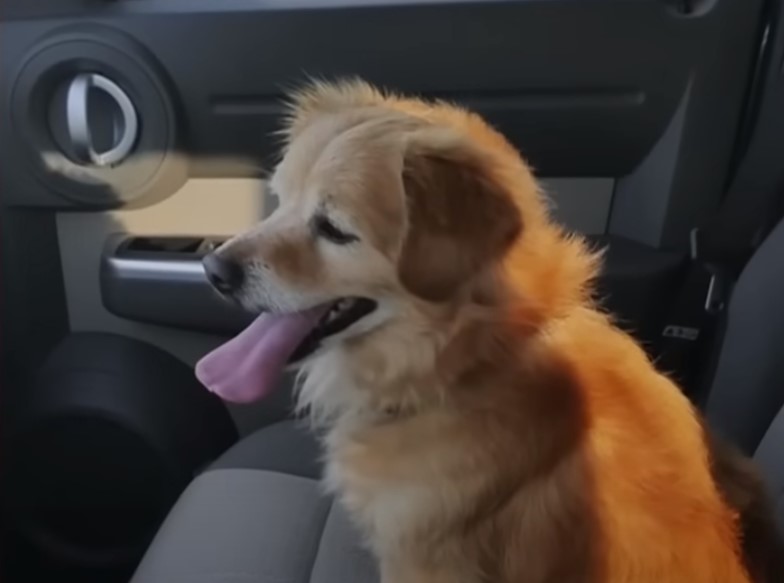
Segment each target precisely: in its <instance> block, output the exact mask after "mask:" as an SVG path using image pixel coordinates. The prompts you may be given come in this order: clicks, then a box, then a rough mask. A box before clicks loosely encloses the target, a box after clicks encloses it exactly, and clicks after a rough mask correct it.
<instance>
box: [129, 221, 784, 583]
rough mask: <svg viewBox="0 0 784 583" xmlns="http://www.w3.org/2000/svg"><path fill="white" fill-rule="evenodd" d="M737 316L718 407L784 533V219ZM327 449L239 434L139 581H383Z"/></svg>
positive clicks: (151, 553) (721, 427)
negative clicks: (338, 494)
mask: <svg viewBox="0 0 784 583" xmlns="http://www.w3.org/2000/svg"><path fill="white" fill-rule="evenodd" d="M728 317H729V322H728V326H727V335H726V340H725V342H724V345H723V349H722V352H721V362H720V364H719V366H718V369H717V372H716V377H715V384H714V386H715V388H714V390H713V391H712V394H711V396H710V398H709V400H708V404H707V414H708V417H709V419H710V421H711V423H712V425H713V426H714V427H715V428H716V429H717V430H718V431H719V433H721V434H723V435H724V436H725V437H728V438H729V439H731V440H733V441H736V442H737V443H739V444H740V445H741V446H742V447H743V448H744V449H745V450H746V451H747V452H749V453H752V452H754V456H755V459H756V460H757V462H758V464H759V466H760V467H761V468H762V470H763V472H764V474H765V477H766V478H767V482H768V485H769V487H770V489H771V492H772V494H773V495H774V498H775V503H776V516H777V520H778V524H779V527H780V529H781V530H782V532H784V410H782V403H784V222H782V223H781V224H780V225H779V226H778V228H777V229H776V230H775V231H774V233H773V234H772V235H771V236H770V237H769V238H768V239H767V240H766V242H765V244H764V245H763V246H762V248H761V249H760V250H759V251H758V253H757V254H756V255H755V257H754V259H753V260H752V261H751V263H750V264H749V265H748V266H747V268H746V270H745V271H744V273H743V275H742V277H741V280H740V282H739V283H738V285H737V288H736V291H735V293H734V295H733V298H732V301H731V305H730V308H729V314H728ZM777 412H778V415H777ZM774 417H775V419H774ZM763 436H764V437H763ZM318 452H319V448H318V445H317V442H316V440H315V438H314V437H313V436H312V435H310V434H309V433H308V431H307V430H306V429H305V428H303V427H302V426H301V425H300V424H298V423H297V422H295V421H282V422H279V423H276V424H274V425H271V426H269V427H267V428H265V429H262V430H261V431H259V432H257V433H255V434H254V435H252V436H251V437H248V438H246V439H245V440H243V441H242V442H240V443H239V444H237V445H236V446H235V447H234V448H232V449H231V450H230V451H229V452H227V453H226V454H225V455H224V456H223V457H222V458H221V459H220V460H218V461H217V462H216V463H215V464H214V465H213V466H212V467H211V468H209V469H208V471H206V472H205V473H203V474H201V475H200V476H198V477H197V478H196V479H195V480H194V481H193V483H192V484H191V485H190V486H189V487H188V489H187V490H186V492H185V493H184V494H183V495H182V497H181V498H180V500H179V501H178V502H177V504H176V505H175V507H174V508H173V509H172V511H171V513H170V514H169V516H168V518H167V519H166V521H165V523H164V524H163V526H162V527H161V529H160V531H159V532H158V534H157V536H156V537H155V540H154V541H153V543H152V545H151V546H150V549H149V550H148V552H147V555H146V556H145V557H144V559H143V561H142V563H141V565H140V566H139V568H138V570H137V572H136V574H135V576H134V578H133V579H132V583H251V582H253V583H306V582H312V583H375V582H376V581H378V574H377V571H376V567H375V565H374V562H373V561H372V559H371V558H370V556H369V554H368V553H367V552H366V551H365V550H363V549H362V548H361V547H360V546H359V544H358V537H357V536H356V534H355V532H354V531H353V530H352V528H351V525H350V524H349V522H348V521H347V520H346V517H345V515H344V514H343V512H342V511H341V509H340V508H339V507H338V506H337V505H335V504H333V502H332V500H330V499H329V498H328V497H326V496H325V495H323V494H322V492H321V490H320V489H319V485H318V481H317V478H318V475H319V461H318V459H319V455H318Z"/></svg>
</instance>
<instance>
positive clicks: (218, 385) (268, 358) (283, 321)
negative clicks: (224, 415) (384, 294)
mask: <svg viewBox="0 0 784 583" xmlns="http://www.w3.org/2000/svg"><path fill="white" fill-rule="evenodd" d="M376 305H377V304H376V302H374V301H373V300H369V299H366V298H342V299H340V300H336V301H332V302H328V303H326V304H322V305H320V306H316V307H314V308H311V309H308V310H304V311H302V312H293V313H288V314H272V313H264V314H261V315H260V316H259V317H258V318H256V320H255V321H254V322H253V323H252V324H251V325H250V326H248V327H247V328H246V329H245V330H244V331H243V332H241V333H240V334H239V335H238V336H237V337H235V338H234V339H233V340H230V341H229V342H227V343H226V344H224V345H223V346H220V347H219V348H217V349H216V350H214V351H213V352H211V353H210V354H208V355H207V356H205V357H204V358H203V359H202V360H200V361H199V363H198V364H197V365H196V376H197V377H198V378H199V380H200V381H201V382H202V383H203V384H204V385H205V386H206V387H207V388H209V389H210V390H211V391H213V392H214V393H216V394H218V395H219V396H220V397H222V398H224V399H226V400H228V401H234V402H239V403H247V402H251V401H255V400H257V399H260V398H262V397H264V396H265V395H267V394H268V393H270V392H271V391H272V390H274V388H275V387H276V386H277V384H278V379H279V377H280V376H281V374H282V373H283V371H284V369H285V368H286V366H288V365H289V364H294V363H297V362H300V361H301V360H303V359H304V358H306V357H308V356H310V355H311V354H312V353H313V352H315V351H316V350H317V349H318V348H319V346H321V343H322V342H323V341H324V340H325V339H327V338H329V337H330V336H334V335H335V334H338V333H340V332H342V331H344V330H346V329H348V328H349V327H351V326H353V325H354V324H356V323H357V322H359V321H360V320H361V319H362V318H364V317H366V316H368V315H369V314H371V313H372V312H373V311H375V309H376Z"/></svg>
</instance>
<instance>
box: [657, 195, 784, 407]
mask: <svg viewBox="0 0 784 583" xmlns="http://www.w3.org/2000/svg"><path fill="white" fill-rule="evenodd" d="M781 192H782V190H779V189H776V190H768V191H765V190H759V191H742V190H732V191H730V193H729V194H728V196H727V197H726V198H725V202H724V204H723V205H722V207H721V210H720V212H719V213H718V214H717V215H716V216H714V217H713V218H712V219H710V220H708V221H706V222H705V224H704V225H703V226H702V227H699V228H696V229H694V230H693V231H692V233H691V249H690V261H689V265H688V267H687V271H686V274H685V276H684V281H683V284H682V287H681V291H680V292H679V294H678V295H677V297H676V299H675V301H674V302H673V304H672V306H671V308H670V311H669V316H668V318H667V319H666V321H665V324H664V326H663V328H662V332H661V338H660V342H659V346H658V350H657V351H656V352H657V354H658V364H659V366H660V368H662V369H663V370H664V371H665V372H667V373H669V374H671V375H672V376H674V377H675V379H676V380H677V381H678V382H679V383H680V384H681V386H682V387H683V389H684V391H686V392H687V394H690V395H695V394H696V393H698V392H699V390H700V386H699V383H700V378H701V377H700V375H701V371H702V369H703V365H704V364H705V363H706V361H707V359H708V358H709V356H710V353H711V351H712V350H713V348H714V346H715V339H716V337H717V332H718V327H719V326H720V325H721V320H722V318H723V315H724V312H725V310H726V307H727V303H728V301H729V296H730V293H731V290H732V287H733V285H734V283H735V281H736V280H737V279H738V277H739V276H740V274H741V272H742V271H743V268H744V267H745V266H746V263H748V261H749V259H750V258H751V256H752V255H753V254H754V251H755V250H756V249H757V247H759V245H760V244H761V243H762V241H764V239H765V237H766V236H767V234H768V233H769V232H770V231H771V230H772V229H773V227H774V226H775V225H776V223H777V222H778V221H777V219H778V218H779V217H780V216H781V214H782V213H781V207H780V202H781V198H782V196H781Z"/></svg>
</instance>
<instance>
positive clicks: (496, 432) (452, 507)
mask: <svg viewBox="0 0 784 583" xmlns="http://www.w3.org/2000/svg"><path fill="white" fill-rule="evenodd" d="M285 138H286V147H285V151H284V156H283V158H282V161H281V162H280V164H279V166H278V167H277V168H276V170H275V172H274V174H273V176H272V178H271V181H270V188H271V189H272V190H273V192H274V193H276V194H277V196H278V197H279V200H280V205H279V207H278V209H277V210H276V211H275V212H274V213H273V214H272V216H271V217H269V218H268V219H267V220H266V221H264V222H263V223H262V224H261V225H260V226H259V227H258V228H257V229H254V230H253V231H251V232H248V233H245V234H243V235H241V236H239V237H237V238H235V239H233V240H232V241H230V242H229V243H227V244H226V245H225V246H224V247H223V248H222V249H220V250H219V251H218V254H217V256H218V257H219V258H220V260H221V261H223V262H226V263H230V264H231V265H230V266H231V269H232V270H233V271H232V273H233V276H234V277H232V278H230V279H231V280H232V281H231V282H230V285H228V284H227V285H224V286H223V287H222V289H223V291H224V292H225V293H227V294H229V295H232V296H233V297H235V298H236V299H237V300H238V301H240V302H242V303H243V304H244V305H245V306H246V307H247V308H249V309H253V310H257V311H263V312H266V313H267V315H266V316H263V317H261V318H260V319H259V321H258V322H257V324H254V326H255V328H254V327H253V326H252V328H253V330H251V331H250V332H246V333H245V334H244V335H243V338H241V339H239V340H237V341H235V343H234V344H233V346H232V347H229V348H228V349H226V350H224V352H226V353H229V352H231V351H232V350H233V351H234V352H233V353H232V357H231V358H228V357H226V354H223V355H222V356H221V355H218V356H217V357H211V358H208V359H207V360H206V361H205V362H204V363H202V365H200V371H199V372H200V375H201V376H202V378H204V379H205V382H207V384H208V385H210V386H212V387H213V388H214V389H215V390H216V391H217V392H219V393H221V394H223V395H224V396H227V397H228V398H235V399H236V400H250V399H253V398H256V397H258V396H260V394H261V393H262V392H263V391H264V390H266V385H268V384H269V383H270V382H272V380H274V378H273V377H274V376H276V375H277V373H278V372H279V369H280V368H281V367H282V366H283V365H285V364H287V363H288V364H292V363H293V364H298V365H300V367H301V369H302V383H301V389H300V403H301V405H302V406H303V407H307V408H308V409H309V410H310V411H311V413H312V415H313V418H314V419H315V420H316V421H317V422H319V423H320V424H322V425H323V427H324V429H325V435H326V437H325V445H326V450H327V457H326V462H327V464H326V483H327V484H328V486H329V488H330V489H331V490H332V491H334V492H335V493H336V494H337V495H338V496H339V497H340V499H341V500H342V502H343V503H344V504H345V506H346V507H347V508H348V510H349V512H350V514H351V516H352V517H353V518H354V519H355V520H356V522H357V523H358V525H359V526H360V527H361V529H362V531H363V533H364V534H365V535H366V537H367V541H368V543H369V544H370V545H371V546H372V549H373V550H374V552H375V553H376V555H377V557H378V559H379V561H380V566H381V571H382V578H383V581H384V582H385V583H476V582H494V583H545V582H548V583H576V582H585V583H588V582H596V583H664V582H672V583H709V582H710V583H746V582H748V581H750V576H749V574H748V570H747V567H746V565H745V564H744V556H743V551H742V541H741V535H740V521H739V516H738V512H737V511H736V509H735V508H733V507H731V506H730V504H729V503H728V502H726V501H725V495H724V492H723V489H724V486H722V487H720V486H719V485H718V484H717V481H716V480H715V479H714V477H713V468H712V466H711V463H710V454H711V451H709V446H708V445H707V442H706V438H705V437H704V435H703V431H702V428H701V423H700V420H699V419H698V416H697V415H696V414H695V412H694V411H693V410H692V407H691V406H690V404H689V402H688V401H687V400H686V398H685V397H684V396H683V395H682V394H681V392H680V391H679V390H678V389H677V388H676V387H675V386H674V385H673V383H672V382H670V380H668V379H667V377H665V376H663V375H662V374H659V373H658V372H657V371H656V370H655V369H654V367H653V366H652V365H651V363H650V361H649V360H648V358H647V357H646V355H645V353H644V352H643V351H642V350H641V349H640V348H639V347H638V346H637V344H636V343H635V342H634V341H633V340H632V339H631V338H630V337H629V336H627V335H626V334H625V333H623V332H621V331H619V330H618V329H617V328H616V327H614V326H613V324H612V323H611V321H610V320H609V319H608V318H607V317H606V316H605V315H603V314H602V313H601V312H600V311H598V310H597V309H596V307H595V306H594V304H593V302H592V299H591V281H592V279H593V277H594V275H595V273H596V270H597V266H598V262H599V259H598V258H597V256H596V255H594V254H592V253H591V252H589V251H588V250H587V248H586V246H585V244H584V243H583V242H582V241H581V240H580V239H579V238H576V237H573V236H569V235H566V234H565V233H564V232H563V231H562V230H561V228H559V227H558V226H557V225H556V224H555V223H554V222H553V221H552V220H551V218H550V216H549V214H548V209H547V205H546V204H545V200H544V198H543V195H542V193H541V192H540V191H539V188H538V187H537V183H536V181H535V180H534V178H533V177H532V175H531V173H530V171H529V169H528V167H527V166H526V164H525V163H524V162H523V160H522V159H521V158H520V156H519V154H518V153H517V152H516V151H515V149H514V148H513V147H512V146H511V145H510V144H509V143H508V142H507V141H506V140H505V139H504V138H503V137H502V136H501V135H500V134H499V133H498V132H496V131H494V130H493V129H492V128H490V127H489V126H488V125H487V124H486V123H485V122H483V121H482V119H480V118H479V117H478V116H476V115H474V114H472V113H469V112H467V111H464V110H462V109H459V108H457V107H453V106H450V105H445V104H440V103H424V102H421V101H418V100H414V99H405V98H400V97H395V96H389V95H384V94H382V93H380V92H379V91H377V90H375V89H373V88H371V87H369V86H368V85H365V84H363V83H361V82H344V83H339V84H322V83H316V84H312V85H310V86H309V87H307V88H306V89H304V90H303V91H300V92H298V93H297V94H296V95H295V96H294V97H293V101H292V108H291V115H290V118H289V119H288V121H287V125H286V130H285ZM224 283H225V282H224ZM239 353H242V356H237V355H238V354H239ZM246 353H247V354H251V353H252V356H247V354H246ZM229 369H230V370H229ZM237 371H240V372H237ZM242 371H244V372H242ZM248 371H250V373H249V372H248ZM271 371H272V372H271ZM257 373H258V375H260V376H262V377H264V382H263V383H261V384H264V385H265V387H260V386H259V387H254V388H252V389H248V388H247V387H246V386H244V385H243V386H239V384H241V383H247V381H248V378H249V377H248V374H251V376H252V375H254V374H257ZM254 383H256V384H258V381H254Z"/></svg>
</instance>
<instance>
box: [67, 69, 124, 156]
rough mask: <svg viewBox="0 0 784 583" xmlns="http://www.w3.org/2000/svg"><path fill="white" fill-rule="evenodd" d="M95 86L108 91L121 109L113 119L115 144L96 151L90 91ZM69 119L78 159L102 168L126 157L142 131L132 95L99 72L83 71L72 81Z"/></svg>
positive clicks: (73, 144)
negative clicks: (91, 120) (91, 119)
mask: <svg viewBox="0 0 784 583" xmlns="http://www.w3.org/2000/svg"><path fill="white" fill-rule="evenodd" d="M95 89H97V90H100V91H103V92H105V93H106V94H107V95H108V96H109V97H110V98H111V99H112V100H113V101H114V102H115V104H116V105H117V108H118V110H119V112H120V113H119V117H115V118H114V119H113V120H112V124H113V127H114V140H113V145H112V147H111V148H109V149H108V150H105V151H103V152H98V151H96V149H95V146H94V143H93V138H92V132H91V130H90V115H89V114H90V92H91V91H92V90H95ZM66 122H67V123H66V125H67V128H68V136H69V139H70V141H71V146H72V148H73V153H74V155H75V157H76V158H77V161H78V162H80V163H82V164H92V165H94V166H99V167H109V166H114V165H116V164H119V163H120V162H122V161H123V160H125V158H127V157H128V155H129V154H130V153H131V150H133V147H134V145H135V143H136V138H137V137H138V134H139V118H138V115H137V113H136V108H135V107H134V106H133V102H132V101H131V99H130V97H128V94H127V93H125V91H123V90H122V88H121V87H120V86H119V85H117V83H115V82H114V81H112V80H111V79H108V78H107V77H104V76H103V75H99V74H97V73H81V74H79V75H77V76H76V77H74V79H73V81H71V84H70V85H69V87H68V93H67V97H66Z"/></svg>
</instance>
